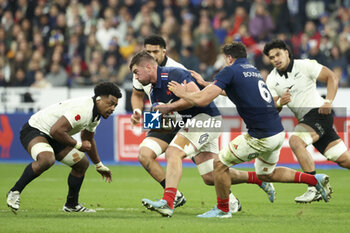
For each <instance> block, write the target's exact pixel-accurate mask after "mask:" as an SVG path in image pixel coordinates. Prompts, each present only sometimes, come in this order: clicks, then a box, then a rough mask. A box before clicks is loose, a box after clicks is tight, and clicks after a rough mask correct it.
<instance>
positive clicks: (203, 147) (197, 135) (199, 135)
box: [178, 113, 222, 158]
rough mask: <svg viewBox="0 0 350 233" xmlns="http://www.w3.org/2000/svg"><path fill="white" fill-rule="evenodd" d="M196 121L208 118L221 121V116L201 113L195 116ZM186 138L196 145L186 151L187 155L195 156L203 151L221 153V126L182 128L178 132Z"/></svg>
mask: <svg viewBox="0 0 350 233" xmlns="http://www.w3.org/2000/svg"><path fill="white" fill-rule="evenodd" d="M192 119H194V120H196V121H202V122H204V121H207V120H208V119H209V120H210V121H211V122H213V121H221V123H222V117H221V116H215V117H211V116H209V115H208V114H205V113H201V114H198V115H196V116H195V117H193V118H192ZM178 133H179V134H181V135H182V136H184V137H185V138H187V139H188V140H189V141H190V142H191V143H192V144H193V145H194V146H195V148H193V150H189V151H188V152H187V151H185V152H186V155H187V156H189V157H190V158H193V157H194V156H196V155H197V154H199V153H201V152H212V153H215V154H218V153H219V136H220V134H221V127H220V128H215V127H209V128H208V127H189V128H182V129H180V130H179V132H178Z"/></svg>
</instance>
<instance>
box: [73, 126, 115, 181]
mask: <svg viewBox="0 0 350 233" xmlns="http://www.w3.org/2000/svg"><path fill="white" fill-rule="evenodd" d="M94 135H95V134H94V133H93V132H90V131H88V130H83V131H81V134H80V136H81V140H82V141H89V142H90V143H91V150H90V151H87V152H86V153H87V154H88V156H89V157H90V159H91V161H92V162H93V163H94V164H95V167H96V171H97V172H98V173H100V174H101V176H102V179H104V180H105V181H106V182H108V183H110V182H111V181H112V172H111V170H110V169H109V168H108V167H106V166H105V165H103V163H102V162H101V159H100V156H99V155H98V153H97V146H96V141H95V139H94Z"/></svg>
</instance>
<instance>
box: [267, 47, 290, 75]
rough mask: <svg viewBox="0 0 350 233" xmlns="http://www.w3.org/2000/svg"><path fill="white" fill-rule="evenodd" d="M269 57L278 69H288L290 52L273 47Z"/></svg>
mask: <svg viewBox="0 0 350 233" xmlns="http://www.w3.org/2000/svg"><path fill="white" fill-rule="evenodd" d="M268 57H269V59H270V61H271V64H272V65H273V66H274V67H276V69H277V70H286V69H287V67H288V65H289V62H290V59H289V52H288V50H284V49H278V48H275V49H271V50H270V51H269V55H268Z"/></svg>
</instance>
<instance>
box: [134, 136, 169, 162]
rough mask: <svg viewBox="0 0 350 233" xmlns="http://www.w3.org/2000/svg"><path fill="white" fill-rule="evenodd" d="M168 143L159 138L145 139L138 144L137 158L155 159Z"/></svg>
mask: <svg viewBox="0 0 350 233" xmlns="http://www.w3.org/2000/svg"><path fill="white" fill-rule="evenodd" d="M168 145H169V144H168V143H167V142H166V141H164V140H163V139H161V138H157V137H146V138H145V139H144V140H143V141H142V143H141V144H140V150H139V156H141V157H146V158H156V157H158V156H159V155H161V154H162V153H164V151H165V150H166V148H167V147H168Z"/></svg>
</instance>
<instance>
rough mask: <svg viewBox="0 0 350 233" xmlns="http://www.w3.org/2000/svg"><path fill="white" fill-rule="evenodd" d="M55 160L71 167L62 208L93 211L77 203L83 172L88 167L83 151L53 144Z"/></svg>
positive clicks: (66, 210)
mask: <svg viewBox="0 0 350 233" xmlns="http://www.w3.org/2000/svg"><path fill="white" fill-rule="evenodd" d="M55 146H56V148H55V149H56V150H57V151H60V152H58V153H57V156H56V158H57V160H59V161H60V162H61V163H63V164H66V165H67V166H69V167H71V168H72V169H71V172H70V173H69V175H68V179H67V182H68V195H67V199H66V203H65V204H64V206H63V208H62V210H63V211H65V212H95V210H92V209H88V208H86V207H84V206H82V205H81V204H79V192H80V188H81V186H82V184H83V181H84V177H85V172H86V170H87V169H88V167H89V160H88V159H87V157H86V156H85V153H84V152H81V151H79V150H77V149H75V148H72V147H66V146H63V145H60V144H57V145H55Z"/></svg>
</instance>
